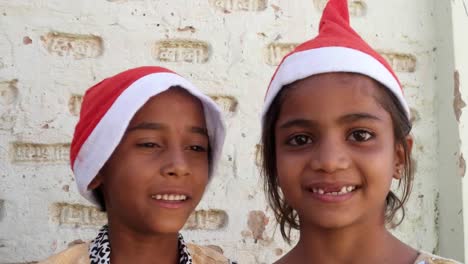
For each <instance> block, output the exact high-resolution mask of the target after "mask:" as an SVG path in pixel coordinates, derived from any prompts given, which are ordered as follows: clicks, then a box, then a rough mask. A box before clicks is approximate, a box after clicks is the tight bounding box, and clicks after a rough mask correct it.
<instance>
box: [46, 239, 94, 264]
mask: <svg viewBox="0 0 468 264" xmlns="http://www.w3.org/2000/svg"><path fill="white" fill-rule="evenodd" d="M88 247H89V244H88V243H81V244H76V245H73V246H71V247H69V248H67V249H65V250H64V251H62V252H59V253H57V254H55V255H53V256H51V257H49V258H48V259H46V260H44V261H41V262H39V263H38V264H89V263H90V261H89V256H88Z"/></svg>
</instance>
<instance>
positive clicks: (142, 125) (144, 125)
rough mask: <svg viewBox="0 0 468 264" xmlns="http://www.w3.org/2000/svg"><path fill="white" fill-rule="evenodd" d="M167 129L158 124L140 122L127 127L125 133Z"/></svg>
mask: <svg viewBox="0 0 468 264" xmlns="http://www.w3.org/2000/svg"><path fill="white" fill-rule="evenodd" d="M164 129H167V126H165V125H163V124H160V123H148V122H142V123H139V124H137V125H135V126H133V127H129V128H128V129H127V132H131V131H135V130H164Z"/></svg>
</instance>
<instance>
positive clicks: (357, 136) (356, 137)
mask: <svg viewBox="0 0 468 264" xmlns="http://www.w3.org/2000/svg"><path fill="white" fill-rule="evenodd" d="M373 137H374V134H373V133H371V132H369V131H366V130H363V129H360V130H355V131H353V132H351V134H349V136H348V140H351V141H356V142H364V141H368V140H370V139H371V138H373Z"/></svg>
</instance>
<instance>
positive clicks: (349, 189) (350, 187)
mask: <svg viewBox="0 0 468 264" xmlns="http://www.w3.org/2000/svg"><path fill="white" fill-rule="evenodd" d="M353 190H354V187H353V186H348V187H346V191H348V192H352V191H353Z"/></svg>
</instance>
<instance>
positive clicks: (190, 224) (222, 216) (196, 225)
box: [184, 209, 228, 230]
mask: <svg viewBox="0 0 468 264" xmlns="http://www.w3.org/2000/svg"><path fill="white" fill-rule="evenodd" d="M227 222H228V215H227V213H226V212H225V211H223V210H215V209H210V210H197V211H195V212H194V213H192V215H190V217H189V219H188V220H187V223H185V226H184V229H187V230H195V229H202V230H217V229H221V228H224V227H225V226H226V225H227Z"/></svg>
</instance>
